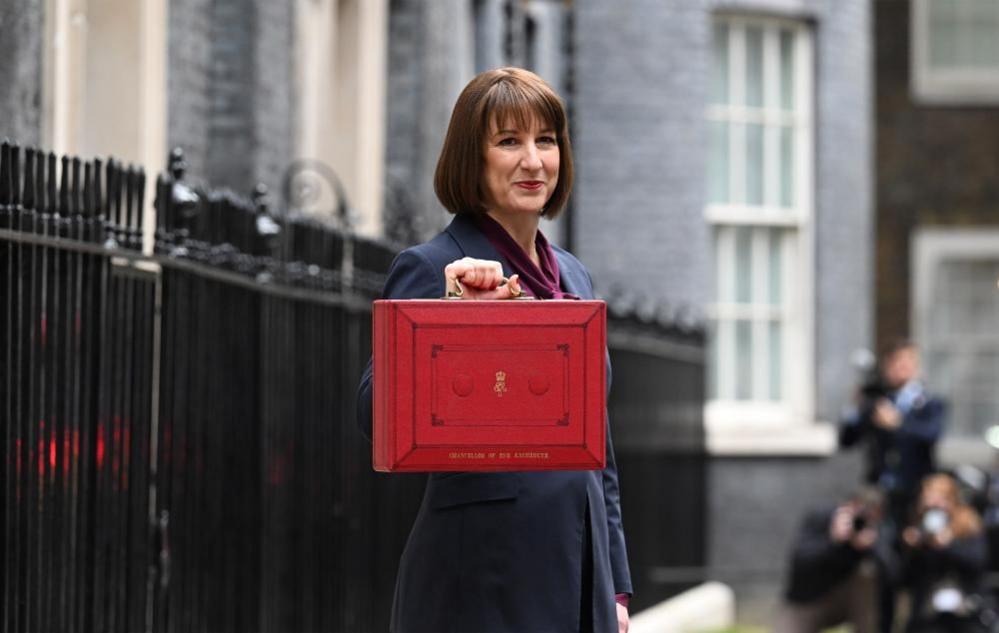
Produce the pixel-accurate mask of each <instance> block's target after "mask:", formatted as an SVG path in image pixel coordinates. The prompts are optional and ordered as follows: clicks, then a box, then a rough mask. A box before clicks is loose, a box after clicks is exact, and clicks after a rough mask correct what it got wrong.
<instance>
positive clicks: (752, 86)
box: [746, 26, 763, 108]
mask: <svg viewBox="0 0 999 633" xmlns="http://www.w3.org/2000/svg"><path fill="white" fill-rule="evenodd" d="M746 105H748V106H751V107H757V108H760V107H763V29H761V28H760V27H757V26H750V27H747V28H746Z"/></svg>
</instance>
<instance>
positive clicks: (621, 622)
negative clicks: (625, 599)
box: [616, 602, 629, 633]
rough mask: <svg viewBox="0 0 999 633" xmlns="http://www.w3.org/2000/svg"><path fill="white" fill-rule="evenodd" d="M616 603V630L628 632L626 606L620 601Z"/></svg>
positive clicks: (623, 632)
mask: <svg viewBox="0 0 999 633" xmlns="http://www.w3.org/2000/svg"><path fill="white" fill-rule="evenodd" d="M616 604H617V632H618V633H628V624H629V622H628V607H626V606H624V605H623V604H621V603H620V602H618V603H616Z"/></svg>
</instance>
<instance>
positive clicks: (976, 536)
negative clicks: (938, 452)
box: [902, 474, 994, 633]
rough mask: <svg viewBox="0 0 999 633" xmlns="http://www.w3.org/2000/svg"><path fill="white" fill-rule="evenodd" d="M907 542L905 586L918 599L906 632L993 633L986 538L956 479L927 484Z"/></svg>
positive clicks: (944, 477) (939, 478)
mask: <svg viewBox="0 0 999 633" xmlns="http://www.w3.org/2000/svg"><path fill="white" fill-rule="evenodd" d="M902 542H903V544H904V546H905V549H904V552H903V583H904V585H905V586H906V587H907V588H908V589H909V591H910V592H911V597H912V608H911V616H910V619H909V623H908V626H907V627H906V631H907V632H908V633H931V632H932V633H936V632H938V631H945V632H948V633H951V632H953V633H977V632H979V631H982V632H984V631H988V630H989V629H988V627H987V625H988V624H990V623H991V621H992V620H993V619H994V616H993V614H992V611H991V609H988V608H987V605H986V603H985V601H984V596H983V593H982V588H981V586H980V585H981V581H982V578H983V575H984V572H985V566H986V563H987V550H986V542H985V533H984V531H983V530H982V521H981V519H980V518H979V516H978V513H977V512H975V510H974V508H972V507H971V506H970V505H968V504H967V503H965V502H964V500H962V499H961V497H960V491H959V488H958V485H957V482H956V481H955V480H954V479H953V478H952V477H951V476H950V475H944V474H938V475H931V476H929V477H927V478H926V479H925V480H924V481H923V483H922V486H921V488H920V493H919V498H918V499H917V502H916V506H915V511H914V513H913V519H912V522H911V524H910V525H909V526H908V527H906V528H905V530H904V531H903V532H902Z"/></svg>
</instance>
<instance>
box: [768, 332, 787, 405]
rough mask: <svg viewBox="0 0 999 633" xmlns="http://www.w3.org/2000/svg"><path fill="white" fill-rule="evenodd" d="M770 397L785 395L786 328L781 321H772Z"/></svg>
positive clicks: (776, 397)
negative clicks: (784, 336)
mask: <svg viewBox="0 0 999 633" xmlns="http://www.w3.org/2000/svg"><path fill="white" fill-rule="evenodd" d="M769 330H770V332H769V334H770V336H769V338H770V394H769V395H770V399H771V400H780V399H781V398H783V396H784V388H783V385H782V384H781V381H782V380H783V375H784V374H783V367H782V365H783V359H782V354H783V350H784V341H783V339H782V336H783V332H784V328H783V327H781V322H780V321H771V322H770V328H769Z"/></svg>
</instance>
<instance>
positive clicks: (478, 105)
mask: <svg viewBox="0 0 999 633" xmlns="http://www.w3.org/2000/svg"><path fill="white" fill-rule="evenodd" d="M507 117H512V118H513V119H514V121H516V122H517V124H518V125H520V126H521V127H527V125H528V123H529V121H530V120H531V118H532V117H538V118H540V119H541V120H542V121H544V122H545V123H546V124H547V125H548V126H549V127H551V129H552V130H553V131H554V132H555V136H556V141H557V142H558V149H559V175H558V183H557V184H556V185H555V191H553V192H552V195H551V197H550V198H548V202H547V203H545V207H544V209H542V211H541V215H542V216H544V217H546V218H554V217H555V216H557V215H558V214H559V213H561V212H562V209H563V207H565V203H566V201H567V200H568V198H569V192H570V191H571V190H572V145H571V144H570V143H569V121H568V117H567V116H566V114H565V106H564V105H563V104H562V100H561V99H560V98H559V97H558V95H557V94H555V91H554V90H552V88H551V86H549V85H548V84H547V83H545V81H544V80H543V79H542V78H541V77H538V76H537V75H535V74H534V73H532V72H531V71H529V70H524V69H523V68H497V69H495V70H487V71H485V72H482V73H479V74H478V75H476V76H475V78H474V79H472V81H470V82H469V83H468V85H467V86H465V89H464V90H462V91H461V94H460V95H459V96H458V101H457V102H456V103H455V104H454V110H453V111H452V112H451V123H450V124H449V125H448V128H447V135H446V136H445V137H444V146H443V147H442V148H441V155H440V158H439V159H438V160H437V171H436V172H435V173H434V191H435V192H436V193H437V198H438V199H439V200H440V201H441V204H443V205H444V208H446V209H447V210H448V211H450V212H451V213H455V214H458V213H484V212H485V205H484V204H483V190H482V172H483V167H484V164H485V157H484V142H485V139H486V135H487V134H488V131H489V124H490V123H491V122H492V121H493V120H495V121H497V123H499V124H502V122H503V121H505V120H506V119H507Z"/></svg>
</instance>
